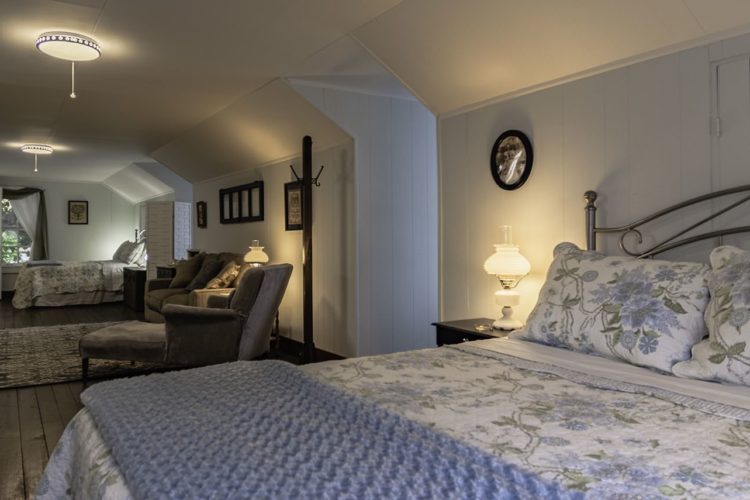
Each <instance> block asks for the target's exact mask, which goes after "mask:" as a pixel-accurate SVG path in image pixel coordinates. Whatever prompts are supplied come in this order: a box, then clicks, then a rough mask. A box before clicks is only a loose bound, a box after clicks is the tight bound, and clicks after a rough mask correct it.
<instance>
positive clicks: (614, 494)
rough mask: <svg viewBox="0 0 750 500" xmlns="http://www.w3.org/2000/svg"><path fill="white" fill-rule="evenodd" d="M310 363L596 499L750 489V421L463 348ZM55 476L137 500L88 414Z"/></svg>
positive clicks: (77, 486) (69, 439) (66, 487)
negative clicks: (596, 384)
mask: <svg viewBox="0 0 750 500" xmlns="http://www.w3.org/2000/svg"><path fill="white" fill-rule="evenodd" d="M304 370H305V371H307V372H308V373H310V374H312V375H314V376H316V377H318V378H319V379H321V380H323V381H326V382H328V383H331V384H333V385H335V386H338V387H341V388H343V389H345V390H347V391H349V392H351V393H353V394H356V395H359V396H360V397H363V398H365V399H368V400H370V401H373V402H375V403H377V404H379V405H381V406H383V407H385V408H387V409H389V410H391V411H393V412H395V413H399V414H402V415H404V416H406V417H408V418H411V419H413V420H416V421H418V422H420V423H423V424H426V425H429V426H432V427H434V428H435V429H437V430H439V431H442V432H445V433H447V434H449V435H451V436H454V437H456V438H458V439H460V440H463V441H464V442H468V443H469V444H472V445H475V446H477V447H479V448H481V449H484V450H487V451H490V452H492V453H497V454H502V455H503V457H504V459H505V460H507V461H511V462H512V463H515V464H517V465H519V466H520V467H522V468H524V469H525V470H527V471H531V472H533V473H535V474H538V475H540V476H542V477H544V478H546V479H549V480H552V481H557V482H560V483H562V484H564V485H565V486H566V487H568V488H571V489H574V490H578V491H581V492H582V493H584V494H585V495H586V497H588V498H624V497H628V498H630V497H638V496H640V497H642V498H669V497H680V498H727V497H735V498H736V497H742V496H746V495H748V492H750V423H747V422H739V421H737V420H733V419H728V418H724V417H719V416H713V415H710V414H707V413H703V412H700V411H698V410H693V409H690V408H687V407H684V406H680V405H677V404H675V403H672V402H669V401H665V400H662V399H656V398H654V397H651V396H647V395H645V394H638V393H626V392H617V391H609V390H602V389H596V388H593V387H589V386H587V385H584V384H580V383H575V382H571V381H569V380H567V379H565V378H562V377H560V376H557V375H552V374H549V373H544V372H541V371H535V370H533V369H523V368H519V367H517V366H516V365H515V364H514V363H513V362H512V361H511V360H510V359H509V358H505V359H503V358H500V359H494V358H493V357H490V356H484V355H478V354H476V351H473V352H467V351H462V350H460V349H456V348H439V349H427V350H421V351H410V352H403V353H396V354H390V355H386V356H375V357H368V358H354V359H350V360H343V361H336V362H328V363H319V364H315V365H308V366H305V367H304ZM45 481H47V482H48V483H47V486H48V487H49V488H50V489H49V492H50V496H49V498H54V492H61V491H63V492H64V491H75V492H77V494H78V495H79V496H82V497H85V496H86V495H87V494H88V495H90V496H94V497H100V498H101V497H104V498H129V493H128V489H127V486H126V485H125V483H124V481H123V479H122V476H121V475H120V474H119V471H118V470H117V466H116V464H115V462H114V461H113V459H112V457H111V455H110V453H109V451H108V449H107V446H106V445H105V444H104V443H103V442H102V441H101V438H100V437H99V435H98V432H97V430H96V428H95V427H94V425H93V422H92V420H91V418H90V416H89V415H88V413H87V411H86V410H83V411H82V412H81V413H79V415H78V416H76V418H75V419H74V420H73V422H71V424H70V425H69V426H68V428H67V429H66V431H65V433H64V434H63V437H62V438H61V440H60V443H59V444H58V447H57V448H56V449H55V452H54V453H53V455H52V457H51V458H50V463H49V465H48V469H47V471H46V472H45ZM41 498H44V497H41Z"/></svg>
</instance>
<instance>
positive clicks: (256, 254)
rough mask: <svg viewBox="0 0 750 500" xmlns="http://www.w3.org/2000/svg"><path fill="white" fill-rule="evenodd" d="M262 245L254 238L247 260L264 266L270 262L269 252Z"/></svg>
mask: <svg viewBox="0 0 750 500" xmlns="http://www.w3.org/2000/svg"><path fill="white" fill-rule="evenodd" d="M263 248H264V247H262V246H260V242H259V241H258V240H253V242H252V244H251V245H250V251H249V252H247V253H246V254H245V258H244V260H245V262H248V263H250V264H253V265H255V266H262V265H263V264H266V263H268V254H267V253H266V252H264V251H263Z"/></svg>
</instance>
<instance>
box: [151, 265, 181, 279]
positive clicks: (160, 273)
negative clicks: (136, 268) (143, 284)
mask: <svg viewBox="0 0 750 500" xmlns="http://www.w3.org/2000/svg"><path fill="white" fill-rule="evenodd" d="M175 274H177V268H176V267H174V266H156V279H162V278H174V275H175Z"/></svg>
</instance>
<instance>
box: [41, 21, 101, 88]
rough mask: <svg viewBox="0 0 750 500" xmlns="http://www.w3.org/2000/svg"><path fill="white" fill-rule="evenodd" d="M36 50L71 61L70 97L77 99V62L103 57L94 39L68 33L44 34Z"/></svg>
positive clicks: (51, 32) (53, 32)
mask: <svg viewBox="0 0 750 500" xmlns="http://www.w3.org/2000/svg"><path fill="white" fill-rule="evenodd" d="M36 48H37V49H39V50H40V51H41V52H43V53H45V54H47V55H48V56H52V57H56V58H57V59H63V60H65V61H70V87H71V92H70V97H71V98H72V99H75V98H76V90H75V83H76V80H75V78H76V62H82V61H93V60H94V59H98V58H99V56H101V55H102V49H101V47H99V44H98V43H97V42H96V40H94V39H93V38H89V37H87V36H84V35H79V34H78V33H69V32H66V31H50V32H47V33H42V34H41V35H39V36H38V37H37V39H36Z"/></svg>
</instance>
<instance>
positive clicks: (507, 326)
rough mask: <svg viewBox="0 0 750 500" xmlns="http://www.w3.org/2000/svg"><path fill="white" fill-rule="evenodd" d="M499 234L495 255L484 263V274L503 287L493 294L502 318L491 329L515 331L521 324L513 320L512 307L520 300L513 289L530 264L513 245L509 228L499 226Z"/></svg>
mask: <svg viewBox="0 0 750 500" xmlns="http://www.w3.org/2000/svg"><path fill="white" fill-rule="evenodd" d="M500 234H501V240H502V243H499V244H496V245H495V253H493V254H492V255H490V257H489V258H488V259H487V260H485V261H484V270H485V272H486V273H487V274H494V275H495V276H496V277H497V280H498V281H499V282H500V285H501V286H502V287H503V288H502V289H501V290H498V291H497V292H495V303H496V304H497V305H499V306H502V308H503V310H502V314H503V316H502V317H501V318H498V319H497V320H495V322H494V323H492V327H493V328H495V329H498V330H515V329H516V328H521V327H522V326H523V323H521V322H520V321H519V320H517V319H515V318H513V306H517V305H518V303H519V302H520V299H521V297H520V295H519V293H518V292H517V291H515V290H513V288H515V286H516V285H517V284H518V282H519V281H521V279H522V278H523V277H524V276H526V275H527V274H529V271H530V270H531V264H529V261H528V260H526V257H524V256H523V255H521V253H520V252H519V251H518V246H516V245H514V244H513V238H512V234H511V227H510V226H500Z"/></svg>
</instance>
